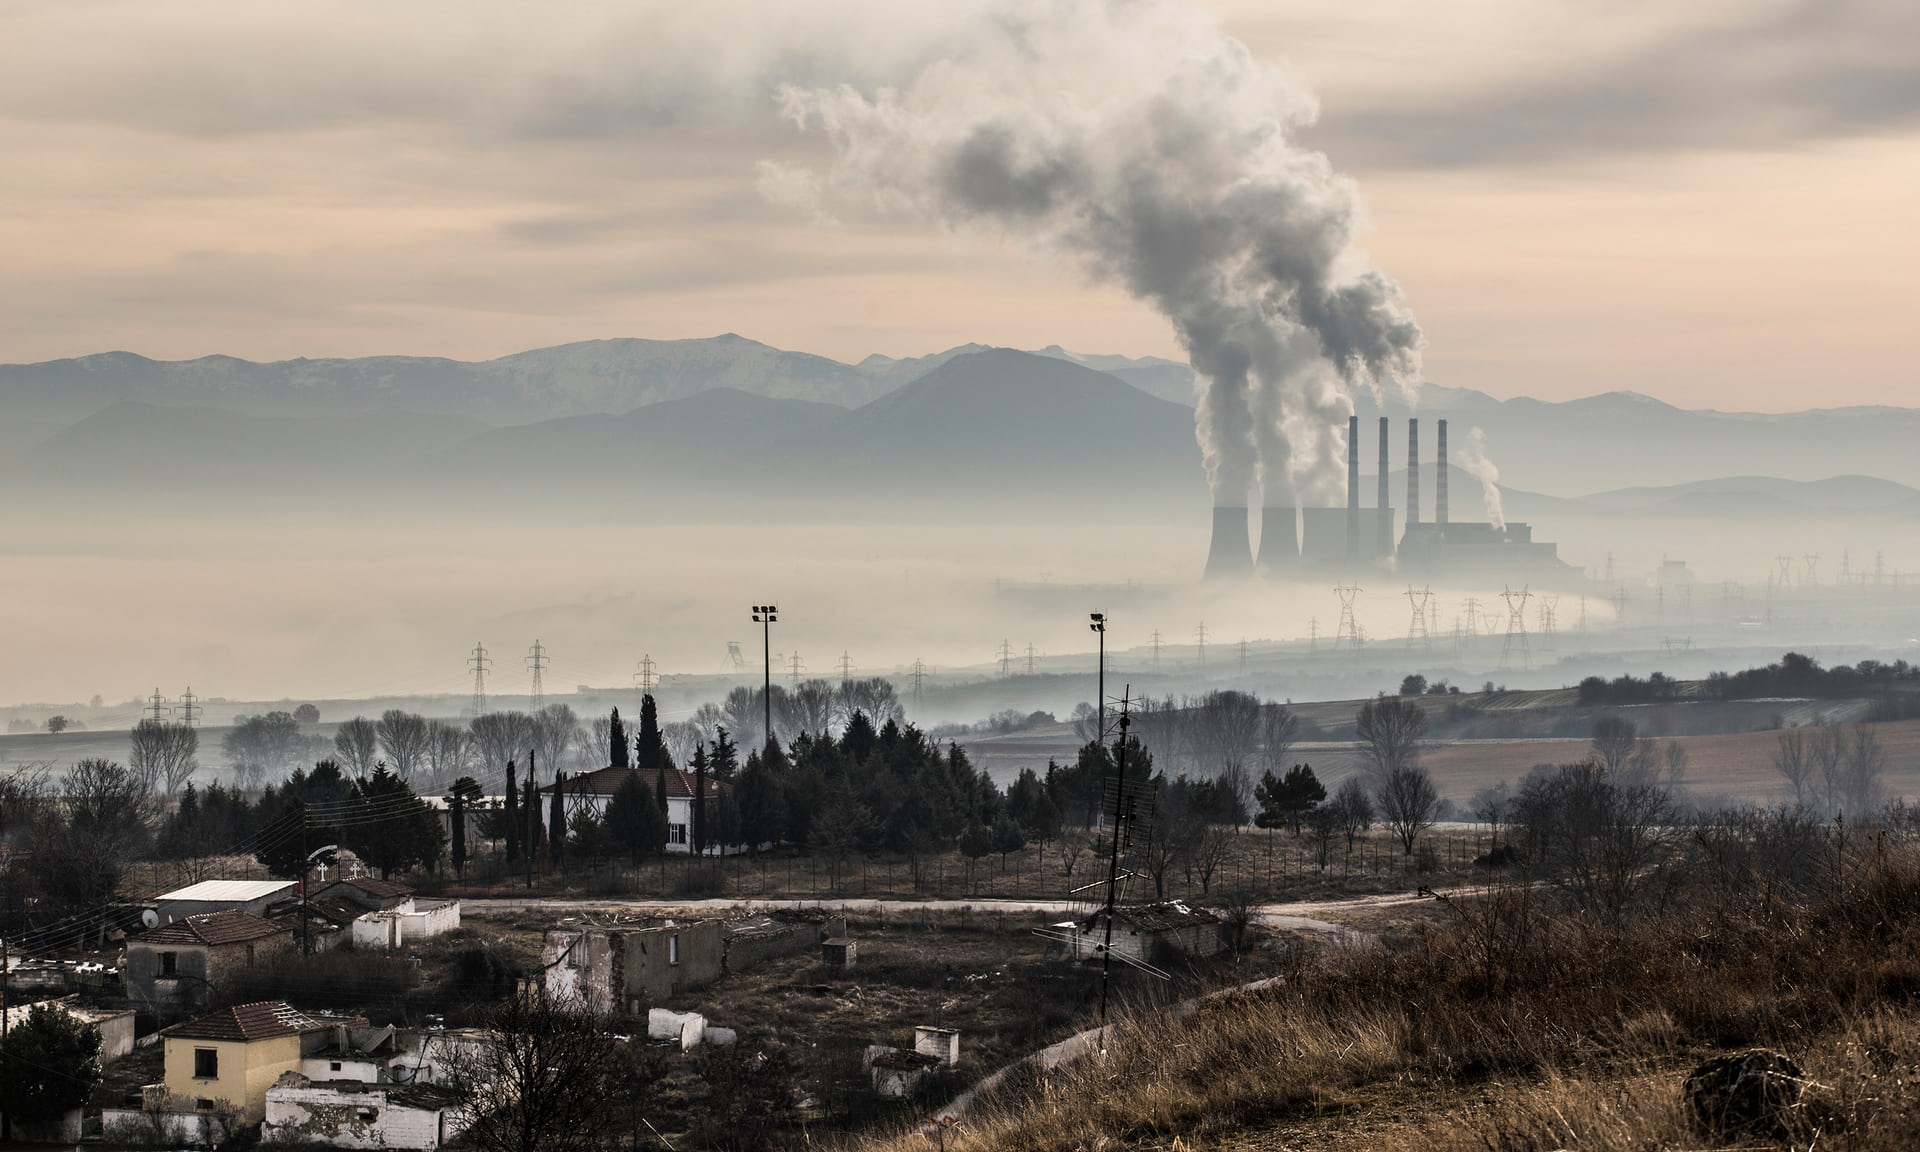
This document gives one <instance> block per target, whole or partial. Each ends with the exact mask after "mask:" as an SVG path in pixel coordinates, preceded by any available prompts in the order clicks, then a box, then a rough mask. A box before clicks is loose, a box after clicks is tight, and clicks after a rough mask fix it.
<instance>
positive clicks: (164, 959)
mask: <svg viewBox="0 0 1920 1152" xmlns="http://www.w3.org/2000/svg"><path fill="white" fill-rule="evenodd" d="M179 974H180V953H178V952H162V953H160V975H162V976H178V975H179Z"/></svg>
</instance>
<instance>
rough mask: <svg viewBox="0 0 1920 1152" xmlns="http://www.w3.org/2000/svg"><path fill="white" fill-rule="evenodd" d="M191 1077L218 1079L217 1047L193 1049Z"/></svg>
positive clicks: (218, 1057) (218, 1060)
mask: <svg viewBox="0 0 1920 1152" xmlns="http://www.w3.org/2000/svg"><path fill="white" fill-rule="evenodd" d="M193 1078H194V1079H195V1080H218V1079H219V1078H220V1051H219V1049H217V1048H195V1049H194V1050H193Z"/></svg>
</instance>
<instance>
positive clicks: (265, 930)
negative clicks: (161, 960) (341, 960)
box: [128, 909, 292, 946]
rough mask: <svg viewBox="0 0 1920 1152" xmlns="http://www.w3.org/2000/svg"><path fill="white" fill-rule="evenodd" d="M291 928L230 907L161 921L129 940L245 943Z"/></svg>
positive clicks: (135, 941)
mask: <svg viewBox="0 0 1920 1152" xmlns="http://www.w3.org/2000/svg"><path fill="white" fill-rule="evenodd" d="M290 931H292V929H291V928H288V927H286V926H285V925H283V924H276V923H274V922H273V921H271V920H265V919H262V918H261V917H259V916H255V915H254V914H253V913H251V912H235V911H232V910H231V909H229V910H226V911H222V912H202V913H201V914H200V915H198V916H188V917H186V918H185V919H183V920H175V921H174V922H173V923H171V924H162V925H161V926H160V927H158V928H152V929H149V930H147V931H145V932H142V933H140V934H139V935H138V936H131V937H128V939H129V940H130V941H132V942H134V943H139V944H208V945H215V946H217V945H221V944H244V943H246V942H247V941H249V940H260V939H264V938H265V937H268V936H277V935H279V934H280V933H282V932H290Z"/></svg>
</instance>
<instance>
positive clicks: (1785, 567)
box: [1773, 556, 1793, 589]
mask: <svg viewBox="0 0 1920 1152" xmlns="http://www.w3.org/2000/svg"><path fill="white" fill-rule="evenodd" d="M1773 562H1774V563H1776V564H1778V565H1780V587H1781V588H1782V589H1784V588H1786V586H1787V585H1788V584H1790V583H1792V582H1793V557H1791V556H1775V557H1774V558H1773Z"/></svg>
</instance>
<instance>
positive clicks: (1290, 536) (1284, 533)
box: [1216, 506, 1300, 575]
mask: <svg viewBox="0 0 1920 1152" xmlns="http://www.w3.org/2000/svg"><path fill="white" fill-rule="evenodd" d="M1216 532H1217V529H1216ZM1299 564H1300V530H1299V526H1298V523H1297V517H1296V514H1295V511H1294V509H1293V508H1292V507H1291V506H1289V507H1286V508H1268V509H1265V510H1263V511H1262V512H1261V513H1260V569H1261V571H1263V572H1265V573H1267V574H1268V575H1274V574H1275V573H1280V572H1285V571H1288V570H1290V569H1292V568H1296V567H1298V566H1299Z"/></svg>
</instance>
